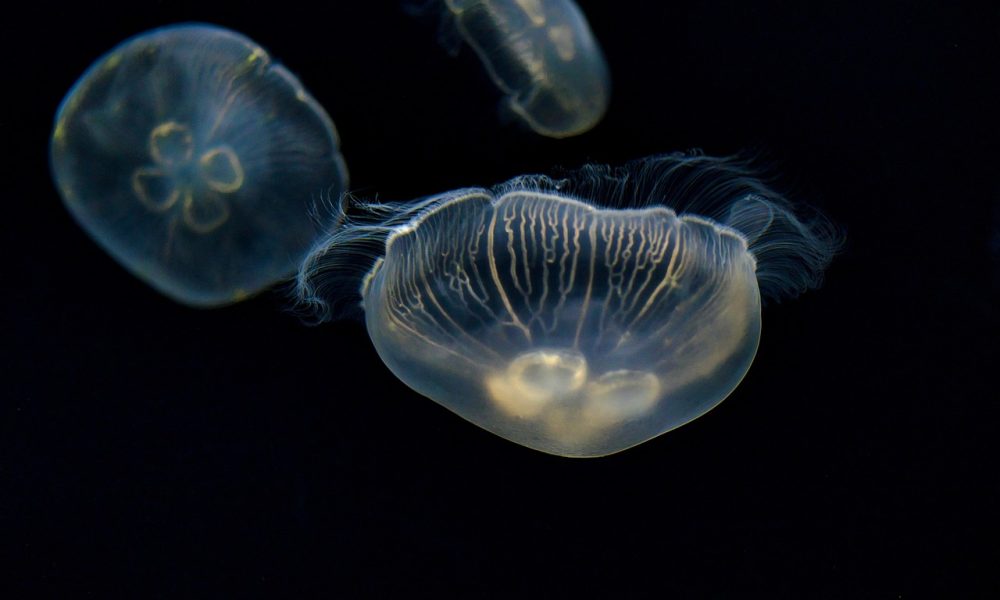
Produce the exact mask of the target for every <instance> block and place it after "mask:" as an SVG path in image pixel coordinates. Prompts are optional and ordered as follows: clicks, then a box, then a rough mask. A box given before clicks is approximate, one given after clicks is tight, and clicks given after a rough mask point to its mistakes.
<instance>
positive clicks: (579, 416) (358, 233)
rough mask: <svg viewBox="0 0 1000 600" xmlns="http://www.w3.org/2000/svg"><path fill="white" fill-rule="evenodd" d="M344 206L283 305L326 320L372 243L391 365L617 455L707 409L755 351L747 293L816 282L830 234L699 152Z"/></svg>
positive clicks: (585, 452)
mask: <svg viewBox="0 0 1000 600" xmlns="http://www.w3.org/2000/svg"><path fill="white" fill-rule="evenodd" d="M668 206H674V207H677V211H676V212H675V210H674V209H672V208H668ZM348 208H350V209H361V210H362V211H363V212H364V213H365V214H363V215H362V216H361V217H360V218H359V217H352V216H351V215H350V214H346V213H345V214H342V215H340V217H341V222H342V223H344V226H343V227H341V228H339V229H338V230H336V231H334V232H333V233H332V234H331V235H330V236H329V237H328V238H327V239H326V240H324V241H323V242H322V243H320V244H319V245H318V246H317V247H316V248H315V249H314V251H313V252H312V254H311V255H310V256H309V257H308V258H307V259H306V261H305V263H304V265H303V268H302V270H301V271H300V274H299V285H298V292H299V297H300V300H302V301H303V302H305V303H307V304H311V305H312V306H314V307H315V308H317V309H318V311H319V314H320V316H322V317H326V316H329V315H330V309H331V305H333V304H335V303H337V302H338V300H339V299H340V298H342V297H343V291H344V285H343V284H344V283H346V282H344V281H343V280H344V278H345V277H346V278H347V279H348V281H350V280H351V268H352V267H354V266H355V265H354V264H353V263H354V259H355V258H356V257H357V256H358V254H359V253H360V254H362V255H364V254H366V252H368V251H370V250H374V251H375V252H374V255H375V257H376V259H375V261H374V264H373V266H371V268H369V269H367V271H366V274H365V275H364V278H363V281H362V283H361V285H360V286H359V287H360V295H361V299H362V302H361V304H362V306H363V309H364V314H365V321H366V324H367V327H368V332H369V334H370V336H371V339H372V341H373V343H374V344H375V347H376V349H377V350H378V353H379V356H381V357H382V360H383V361H384V362H385V363H386V365H388V367H389V368H390V369H391V370H392V372H393V373H395V374H396V376H397V377H399V378H400V379H401V380H403V381H404V382H405V383H406V384H407V385H408V386H410V387H411V388H413V389H414V390H416V391H418V392H420V393H421V394H423V395H425V396H427V397H429V398H432V399H433V400H435V401H436V402H438V403H440V404H442V405H444V406H445V407H447V408H448V409H450V410H452V411H454V412H456V413H457V414H459V415H461V416H462V417H464V418H466V419H468V420H470V421H472V422H473V423H476V424H477V425H479V426H481V427H483V428H485V429H487V430H489V431H492V432H493V433H495V434H497V435H500V436H502V437H504V438H506V439H509V440H512V441H514V442H517V443H519V444H522V445H525V446H528V447H531V448H535V449H537V450H541V451H544V452H549V453H553V454H558V455H563V456H600V455H605V454H611V453H614V452H618V451H620V450H624V449H625V448H628V447H630V446H634V445H636V444H639V443H642V442H644V441H646V440H649V439H650V438H653V437H655V436H657V435H659V434H661V433H664V432H666V431H669V430H671V429H673V428H675V427H679V426H680V425H683V424H684V423H687V422H689V421H691V420H692V419H695V418H697V417H698V416H700V415H702V414H704V413H705V412H706V411H708V410H710V409H711V408H712V407H714V406H716V405H717V404H719V403H720V402H722V400H723V399H725V398H726V396H728V395H729V394H730V393H731V392H732V391H733V390H734V389H735V388H736V386H737V385H738V384H739V382H740V380H741V379H742V378H743V376H744V375H745V374H746V373H747V370H748V369H749V367H750V364H751V362H752V361H753V358H754V355H755V353H756V351H757V344H758V341H759V339H760V333H761V314H760V311H761V299H762V296H770V297H779V296H782V295H785V296H787V295H794V294H796V293H798V292H800V291H802V290H804V289H806V288H808V287H811V286H813V285H816V284H817V283H818V281H819V276H820V274H821V273H822V270H823V268H824V267H825V266H826V264H827V262H828V261H829V259H830V256H831V254H832V252H833V250H834V249H835V247H836V244H837V236H836V235H835V232H834V231H833V230H832V228H830V227H829V226H828V225H827V223H826V222H825V221H823V220H822V219H817V220H816V221H815V222H813V223H804V222H803V221H801V220H799V219H798V218H797V217H796V216H795V215H794V213H793V212H792V211H791V210H790V208H789V206H788V204H787V203H786V202H785V201H784V200H783V199H782V198H780V197H779V196H777V195H776V194H774V193H773V192H771V191H770V190H768V189H767V188H766V187H765V186H764V185H763V184H762V183H760V181H759V180H758V179H756V178H754V177H752V173H751V172H750V171H749V170H747V169H746V168H745V165H743V164H742V163H740V162H738V161H732V160H727V159H713V158H709V157H704V156H701V155H671V156H659V157H653V158H650V159H646V160H643V161H639V162H637V163H633V164H631V165H629V166H627V167H625V168H623V169H619V170H611V169H606V168H602V167H588V168H585V169H583V170H581V171H580V172H578V173H575V174H573V175H572V176H571V177H570V178H567V179H565V180H551V179H548V178H546V177H541V176H533V177H522V178H518V179H515V180H512V181H511V182H508V183H507V184H505V185H503V186H498V188H497V189H496V190H494V191H490V190H485V189H479V188H472V189H464V190H458V191H455V192H449V193H447V194H442V195H439V196H435V197H431V198H429V199H425V200H421V201H418V202H414V203H410V204H403V205H381V204H360V205H355V206H351V207H348ZM695 209H698V210H699V211H700V212H701V214H693V212H694V210H695ZM368 255H369V256H370V255H371V254H368ZM355 283H356V282H355Z"/></svg>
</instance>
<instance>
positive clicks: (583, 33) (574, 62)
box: [445, 0, 611, 138]
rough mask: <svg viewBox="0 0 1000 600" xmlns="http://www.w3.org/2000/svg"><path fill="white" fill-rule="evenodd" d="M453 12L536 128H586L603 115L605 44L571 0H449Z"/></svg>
mask: <svg viewBox="0 0 1000 600" xmlns="http://www.w3.org/2000/svg"><path fill="white" fill-rule="evenodd" d="M445 6H446V7H447V13H446V16H447V17H448V18H449V19H450V22H451V23H453V24H454V27H455V30H457V32H458V34H459V35H460V36H461V38H462V39H464V40H465V41H466V42H467V43H468V44H469V45H470V46H471V47H472V48H473V50H475V52H476V54H477V55H479V58H480V59H481V60H482V62H483V65H484V66H485V67H486V71H487V73H488V74H489V76H490V79H492V80H493V82H494V83H495V84H496V86H497V87H498V88H500V90H501V91H502V92H503V94H504V102H503V106H504V107H506V108H507V109H509V110H510V111H511V112H512V113H513V114H514V115H516V116H517V117H518V118H520V119H521V120H522V121H523V122H524V123H526V124H527V125H528V126H529V127H530V128H531V129H533V130H534V131H535V132H537V133H540V134H542V135H544V136H548V137H553V138H565V137H570V136H574V135H579V134H581V133H584V132H586V131H588V130H590V129H591V128H592V127H594V125H596V124H597V123H598V121H600V120H601V117H603V116H604V112H605V111H606V110H607V107H608V97H609V95H610V87H611V84H610V81H609V76H608V67H607V64H606V63H605V61H604V56H603V54H602V53H601V49H600V47H599V46H598V44H597V41H596V40H595V39H594V36H593V34H592V33H591V31H590V27H589V26H588V25H587V20H586V18H585V17H584V15H583V13H582V12H581V11H580V9H579V7H578V6H577V5H576V4H575V3H574V2H572V1H571V0H546V1H542V0H445Z"/></svg>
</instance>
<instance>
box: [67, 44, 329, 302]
mask: <svg viewBox="0 0 1000 600" xmlns="http://www.w3.org/2000/svg"><path fill="white" fill-rule="evenodd" d="M51 160H52V171H53V175H54V178H55V182H56V185H57V187H58V189H59V191H60V193H61V194H62V197H63V200H64V201H65V203H66V206H67V207H68V208H69V210H70V211H71V212H72V214H73V216H74V217H75V218H76V219H77V221H78V222H79V223H80V224H81V225H82V226H83V228H84V229H85V230H86V231H87V232H88V233H89V234H90V235H91V237H93V238H94V240H96V241H97V242H98V243H99V244H100V245H101V246H103V247H104V248H105V249H106V250H107V251H108V252H109V253H110V254H111V255H112V256H113V257H114V258H115V259H117V260H118V261H119V262H120V263H122V264H123V265H124V266H125V267H127V268H128V269H129V270H130V271H132V272H133V273H134V274H136V275H137V276H139V277H140V278H142V279H143V280H145V281H146V282H148V283H149V284H151V285H152V286H153V287H155V288H156V289H158V290H160V291H161V292H163V293H164V294H166V295H168V296H170V297H171V298H173V299H175V300H177V301H180V302H183V303H186V304H191V305H196V306H214V305H221V304H226V303H229V302H234V301H237V300H240V299H241V298H244V297H246V296H247V295H250V294H253V293H255V292H257V291H259V290H261V289H262V288H264V287H266V286H268V285H270V284H272V283H274V282H275V281H277V280H279V279H281V278H283V277H285V276H287V275H289V274H290V273H291V272H293V271H294V270H295V268H296V266H297V265H298V264H299V263H300V262H301V259H302V257H303V256H304V254H305V253H306V251H307V250H308V249H309V247H310V246H311V245H312V244H313V243H314V242H315V240H316V237H317V236H318V230H317V227H316V223H315V222H314V219H313V217H312V216H311V213H312V212H313V211H312V203H313V200H314V199H315V198H316V197H318V196H320V195H322V194H327V193H332V194H339V193H340V192H341V191H342V190H343V188H344V186H345V185H346V182H347V171H346V168H345V166H344V162H343V159H342V157H341V155H340V151H339V140H338V137H337V133H336V130H335V129H334V126H333V123H332V122H331V121H330V118H329V117H328V116H327V114H326V112H325V111H324V110H323V108H322V107H320V106H319V104H317V103H316V101H315V100H313V98H312V97H311V96H309V94H308V93H307V92H306V91H305V90H304V89H303V87H302V85H301V84H300V83H299V81H298V80H297V79H296V78H295V77H294V76H293V75H292V74H291V73H289V72H288V71H287V70H286V69H285V68H284V67H282V66H280V65H277V64H275V63H273V62H272V61H271V59H270V57H269V56H268V54H267V53H266V52H265V51H264V50H263V49H262V48H260V47H259V46H257V45H256V44H255V43H253V42H252V41H251V40H249V39H247V38H246V37H243V36H242V35H239V34H237V33H234V32H231V31H227V30H225V29H220V28H218V27H212V26H207V25H183V26H175V27H167V28H163V29H158V30H154V31H152V32H148V33H145V34H142V35H139V36H137V37H134V38H132V39H130V40H128V41H126V42H124V43H122V44H121V45H120V46H118V47H117V48H115V49H114V50H112V51H111V52H110V53H108V54H107V55H106V56H104V57H103V58H101V59H100V60H99V61H97V62H96V63H95V64H94V65H93V66H92V67H91V68H90V69H89V70H88V71H87V73H86V74H84V76H83V77H82V78H81V79H80V81H79V82H78V83H77V84H76V85H75V86H74V88H73V89H72V90H71V91H70V93H69V94H68V95H67V97H66V99H65V100H64V101H63V103H62V106H61V107H60V108H59V112H58V114H57V115H56V123H55V130H54V133H53V137H52V146H51Z"/></svg>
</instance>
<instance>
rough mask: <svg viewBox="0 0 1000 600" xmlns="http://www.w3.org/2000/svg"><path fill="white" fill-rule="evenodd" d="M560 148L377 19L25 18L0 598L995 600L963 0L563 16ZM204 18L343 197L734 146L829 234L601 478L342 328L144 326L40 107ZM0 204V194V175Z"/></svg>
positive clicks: (424, 25)
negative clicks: (242, 39)
mask: <svg viewBox="0 0 1000 600" xmlns="http://www.w3.org/2000/svg"><path fill="white" fill-rule="evenodd" d="M580 4H581V6H582V7H583V8H584V10H585V11H586V13H587V15H588V17H589V19H590V22H591V25H592V28H593V30H594V32H595V34H596V36H597V37H598V39H599V40H600V42H601V44H602V45H603V48H604V51H605V53H606V55H607V59H608V62H609V64H610V68H611V73H612V78H613V82H614V91H613V98H612V104H611V107H610V110H609V112H608V114H607V117H606V118H605V119H604V121H603V122H602V123H601V124H600V125H599V126H598V127H597V128H596V129H594V130H593V131H592V132H590V133H588V134H586V135H583V136H581V137H578V138H574V139H569V140H562V141H556V140H548V139H543V138H540V137H538V136H535V135H533V134H532V133H530V132H528V131H526V130H523V129H520V128H518V127H517V126H516V124H512V123H507V124H504V123H503V122H501V121H500V120H499V119H498V118H497V109H496V105H497V102H498V100H499V96H498V93H497V92H496V91H495V89H494V88H493V86H492V84H491V83H490V82H489V80H488V79H487V77H486V75H485V74H484V72H483V71H482V69H481V67H480V65H479V63H478V61H477V60H476V58H475V56H474V55H473V53H472V52H471V51H469V49H468V48H464V49H463V50H462V51H461V52H460V54H459V56H458V57H457V58H452V57H450V56H449V55H448V54H447V53H446V52H445V51H444V50H443V49H442V47H441V46H439V45H438V44H436V43H435V36H436V25H435V23H434V19H430V20H424V21H421V20H415V19H413V18H411V17H409V16H407V15H406V14H405V13H404V12H403V11H402V10H401V9H400V8H399V4H398V3H396V2H346V1H340V0H327V1H326V2H322V3H319V4H317V5H313V4H312V3H303V2H297V1H288V2H280V3H272V4H267V5H264V4H255V3H248V2H240V3H236V2H189V1H183V2H154V3H131V2H130V3H122V2H113V3H111V4H108V5H96V4H93V3H90V4H81V3H64V4H55V5H52V4H48V3H35V5H26V6H25V7H24V10H26V12H25V13H23V14H22V15H21V16H20V17H14V16H12V15H8V16H7V17H5V18H4V22H3V24H2V25H0V32H2V38H3V41H2V42H0V43H2V44H4V45H5V46H8V45H9V47H5V48H3V55H4V56H5V58H6V60H5V74H4V78H3V80H4V89H3V94H2V100H0V102H2V114H0V136H2V139H3V140H4V143H3V144H2V147H3V148H4V152H5V153H7V154H6V158H5V159H4V160H3V161H2V165H3V166H2V167H0V168H2V169H3V172H4V173H3V181H5V182H6V183H7V184H8V185H7V187H6V192H5V193H4V194H3V195H2V202H3V206H4V207H5V208H4V210H3V211H2V212H0V228H2V243H3V247H2V250H3V256H4V257H5V261H4V268H3V271H2V280H3V284H2V286H0V289H2V292H0V294H2V298H3V302H4V304H3V307H2V317H0V318H2V332H0V336H2V347H0V353H2V362H0V369H2V371H0V373H2V376H0V390H2V391H0V394H2V397H0V552H3V554H4V556H3V560H2V561H0V589H2V588H5V587H10V588H11V589H12V590H14V591H15V593H16V594H17V595H36V594H37V595H49V594H54V593H56V592H62V593H68V592H72V593H73V595H74V596H79V595H81V594H86V595H88V596H91V597H109V596H114V595H118V594H124V593H126V591H127V592H129V593H139V594H140V595H141V596H146V597H148V596H155V597H174V596H187V595H191V594H194V595H202V594H207V593H208V592H209V591H216V592H223V593H224V594H225V595H226V596H245V595H255V594H293V593H298V592H306V595H307V596H313V595H326V596H330V595H332V596H335V597H337V596H362V595H373V596H376V595H392V596H400V597H412V596H419V595H421V594H422V593H426V592H434V593H436V594H438V595H456V596H460V597H468V596H473V597H479V596H483V597H490V596H501V597H525V596H529V597H530V596H532V595H534V594H542V593H544V594H546V595H548V596H555V597H569V596H574V597H578V596H580V595H581V594H582V595H583V596H585V597H586V596H594V597H612V596H615V595H618V594H625V595H629V596H632V595H642V596H654V595H655V596H658V597H674V596H676V597H732V596H765V597H796V598H799V597H827V598H845V597H872V598H898V597H902V598H911V597H921V596H936V597H987V596H992V597H996V594H998V593H1000V576H998V573H997V569H998V566H997V565H998V558H1000V553H998V545H997V544H998V543H997V536H998V533H1000V530H998V529H997V527H996V526H995V525H996V524H995V522H994V517H995V513H996V510H997V502H998V500H1000V497H998V496H1000V494H998V485H997V484H998V481H997V480H998V475H997V464H996V460H995V452H996V450H997V443H996V441H995V436H996V433H995V431H996V426H997V422H998V421H997V417H998V412H1000V411H998V410H997V404H998V393H997V388H996V385H995V384H994V381H995V379H996V376H997V370H998V367H1000V364H998V358H997V339H998V334H1000V326H998V310H997V306H998V301H1000V289H998V288H1000V263H998V256H1000V243H998V240H1000V238H998V237H991V236H994V235H995V234H994V231H995V230H996V228H997V227H1000V223H998V221H1000V208H998V207H1000V184H998V179H997V165H998V159H1000V152H998V134H1000V127H998V119H997V116H996V112H997V107H998V106H1000V102H998V100H1000V94H998V93H997V92H998V84H997V79H998V77H1000V72H998V70H997V64H998V63H997V58H998V56H1000V52H998V50H1000V44H998V42H997V39H998V35H1000V9H998V8H997V7H996V3H994V2H982V3H978V4H977V3H973V2H944V1H941V2H922V1H921V2H918V1H913V2H889V1H876V2H829V3H824V2H815V3H814V2H800V1H794V2H793V1H789V2H778V1H768V2H753V3H747V2H742V1H736V0H732V1H721V0H719V1H712V2H693V3H692V2H683V3H681V2H646V1H642V2H639V1H637V0H636V1H627V0H621V1H617V2H602V1H599V0H592V1H588V2H580ZM187 20H200V21H207V22H211V23H215V24H219V25H222V26H225V27H229V28H231V29H235V30H237V31H240V32H242V33H244V34H246V35H248V36H249V37H251V38H252V39H254V40H255V41H257V42H258V43H260V44H261V45H263V46H264V47H265V48H267V49H269V50H270V51H271V53H272V55H273V56H275V57H276V58H278V59H279V60H281V61H282V62H283V63H284V64H286V65H287V66H288V67H289V68H290V69H291V70H292V71H293V72H295V73H296V74H298V75H299V76H300V78H301V80H302V81H303V83H304V84H305V86H306V87H307V88H308V89H309V90H310V91H311V92H312V93H313V95H314V96H315V97H316V98H317V99H318V100H319V102H320V103H321V104H323V106H325V107H326V109H327V110H328V111H329V113H330V115H331V116H332V118H333V120H334V121H335V123H336V124H337V127H338V129H339V131H340V134H341V136H342V139H343V152H344V156H345V158H346V160H347V162H348V166H349V168H350V172H351V188H352V190H354V191H355V192H356V193H357V194H358V195H360V196H362V197H368V198H376V197H377V198H379V199H383V200H405V199H410V198H414V197H417V196H422V195H426V194H430V193H434V192H440V191H444V190H448V189H453V188H456V187H460V186H467V185H489V184H493V183H496V182H500V181H503V180H505V179H507V178H509V177H512V176H515V175H519V174H522V173H528V172H542V173H544V172H551V170H552V169H553V168H555V167H560V166H562V167H575V166H579V165H581V164H584V163H587V162H598V163H610V164H620V163H622V162H624V161H626V160H628V159H631V158H637V157H641V156H646V155H649V154H654V153H660V152H667V151H673V150H682V149H688V148H702V149H704V150H705V151H706V152H707V153H709V154H714V155H721V154H730V153H734V152H737V151H740V150H745V149H751V150H755V151H759V152H761V153H762V154H763V155H764V156H766V157H767V163H768V164H769V165H770V166H771V168H772V169H773V170H774V171H776V172H777V173H779V174H780V175H781V182H780V186H781V187H782V189H784V190H786V191H787V192H788V193H789V195H790V196H792V197H793V198H794V199H795V200H796V201H799V202H805V203H809V204H811V205H813V206H815V207H818V208H820V209H821V210H823V211H824V212H825V213H827V214H828V215H829V216H830V217H831V219H833V220H834V221H835V222H837V223H838V224H839V225H840V226H842V227H843V228H844V229H845V231H846V233H847V239H848V242H847V245H846V247H845V249H844V251H843V252H842V253H841V255H839V256H838V257H837V258H836V260H835V261H834V263H833V265H832V266H831V268H830V269H829V271H828V275H827V279H826V282H825V284H824V286H823V287H822V288H821V289H819V290H818V291H815V292H811V293H808V294H806V295H804V296H803V297H801V298H799V299H798V300H795V301H788V302H784V303H782V304H780V305H770V306H768V307H766V308H765V311H764V331H763V338H762V343H761V347H760V350H759V353H758V356H757V359H756V361H755V363H754V365H753V367H752V368H751V370H750V372H749V374H748V376H747V377H746V379H745V380H744V382H743V383H742V385H741V386H740V387H739V388H738V389H737V390H736V391H735V393H733V395H732V396H731V397H730V398H729V399H728V400H727V401H726V402H724V403H723V404H722V405H720V406H719V407H718V408H716V409H715V410H713V411H712V412H711V413H709V414H708V415H706V416H704V417H702V418H700V419H698V420H697V421H695V422H693V423H691V424H689V425H686V426H684V427H682V428H680V429H678V430H676V431H673V432H671V433H669V434H667V435H664V436H662V437H660V438H657V439H655V440H653V441H651V442H648V443H646V444H644V445H641V446H639V447H637V448H635V449H632V450H629V451H626V452H624V453H621V454H618V455H615V456H611V457H608V458H603V459H596V460H569V459H562V458H556V457H552V456H548V455H544V454H541V453H538V452H534V451H531V450H528V449H525V448H521V447H519V446H516V445H514V444H511V443H509V442H506V441H504V440H502V439H500V438H497V437H495V436H493V435H491V434H489V433H486V432H485V431H483V430H480V429H478V428H477V427H475V426H472V425H470V424H468V423H466V422H465V421H463V420H462V419H460V418H459V417H457V416H455V415H453V414H452V413H450V412H448V411H447V410H445V409H443V408H441V407H439V406H438V405H436V404H435V403H433V402H432V401H430V400H428V399H425V398H423V397H421V396H419V395H417V394H416V393H414V392H411V391H410V390H409V389H408V388H406V387H405V386H404V385H403V384H402V383H400V382H399V381H397V380H396V379H395V378H394V377H393V376H392V375H391V374H390V373H389V371H388V370H387V369H386V368H385V367H384V366H383V365H382V363H381V361H380V360H379V358H378V356H377V355H376V353H375V352H374V350H373V348H372V347H371V345H370V343H369V341H368V338H367V334H366V332H365V330H364V327H363V325H362V324H361V323H356V322H343V323H335V324H332V325H326V326H321V327H313V328H310V327H306V326H304V325H302V324H301V323H299V322H298V321H297V320H296V318H294V317H293V316H292V315H291V314H289V312H288V310H287V303H286V302H285V300H284V299H283V298H282V296H281V295H279V294H275V293H266V294H263V295H261V296H259V297H257V298H254V299H252V300H250V301H248V302H245V303H243V304H240V305H236V306H232V307H229V308H225V309H219V310H209V311H204V310H193V309H189V308H185V307H182V306H180V305H177V304H174V303H172V302H171V301H169V300H167V299H166V298H164V297H161V296H159V295H158V294H157V293H155V292H154V291H152V290H151V289H150V288H148V287H146V286H145V285H144V284H142V283H141V282H139V281H138V280H136V279H134V278H133V277H132V276H131V275H129V274H128V273H127V272H126V271H125V270H124V269H122V268H121V267H119V266H118V265H117V263H115V262H114V260H112V259H111V258H109V257H108V256H107V255H105V254H104V253H103V252H102V251H101V250H100V249H99V248H98V247H97V246H96V245H95V244H94V243H92V242H91V240H90V239H89V238H88V237H87V235H86V234H85V233H84V232H83V231H82V230H81V229H79V228H78V227H77V226H76V224H75V223H74V222H73V220H72V219H71V217H70V216H69V214H68V213H67V212H66V211H65V209H64V208H63V206H62V203H61V201H60V199H59V197H58V195H57V193H56V191H55V189H54V188H53V186H52V184H51V181H50V178H49V174H48V165H47V144H48V137H49V135H50V130H51V123H52V117H53V115H54V113H55V111H56V108H57V106H58V104H59V102H60V100H61V99H62V97H63V95H64V93H65V92H66V91H67V90H68V89H69V88H70V86H71V85H72V84H73V83H74V81H76V79H77V77H78V76H79V75H80V74H81V73H82V72H83V71H84V70H85V69H86V67H87V66H88V65H90V64H91V62H93V61H94V60H95V59H97V58H98V57H99V56H100V55H102V54H103V53H104V52H106V51H108V50H109V49H111V48H112V47H113V46H114V45H116V44H117V43H119V42H120V41H122V40H124V39H125V38H127V37H129V36H131V35H133V34H136V33H138V32H141V31H144V30H146V29H149V28H152V27H156V26H160V25H164V24H169V23H176V22H181V21H187ZM10 184H13V185H12V186H11V185H10Z"/></svg>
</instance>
